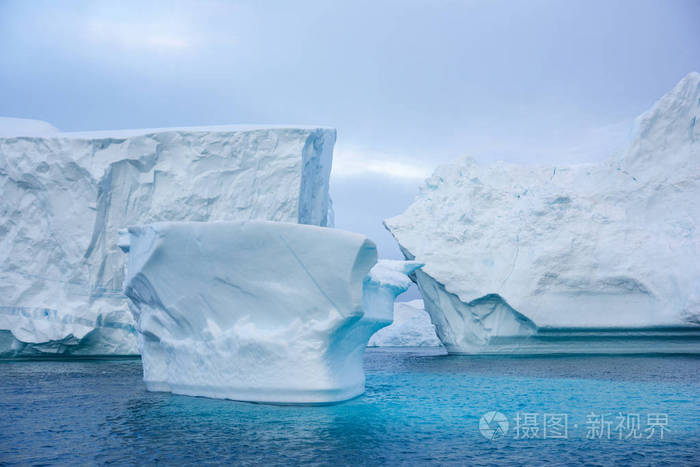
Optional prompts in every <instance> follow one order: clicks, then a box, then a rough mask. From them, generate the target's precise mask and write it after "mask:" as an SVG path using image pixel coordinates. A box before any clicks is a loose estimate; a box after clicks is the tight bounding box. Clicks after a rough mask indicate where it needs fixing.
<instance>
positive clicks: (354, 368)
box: [121, 221, 420, 403]
mask: <svg viewBox="0 0 700 467" xmlns="http://www.w3.org/2000/svg"><path fill="white" fill-rule="evenodd" d="M127 243H128V245H127ZM121 244H122V248H123V249H124V250H126V251H128V252H129V254H128V258H129V259H128V267H127V271H128V272H127V277H126V282H125V292H126V295H127V296H128V297H129V298H130V299H131V301H132V303H133V306H132V311H133V312H134V315H135V317H136V328H137V329H138V331H139V332H138V336H139V347H140V350H141V358H142V361H143V371H144V381H145V382H146V386H147V388H148V389H149V390H152V391H171V392H174V393H178V394H185V395H193V396H206V397H214V398H226V399H235V400H245V401H255V402H274V403H328V402H337V401H342V400H345V399H349V398H352V397H355V396H357V395H359V394H361V393H362V392H363V391H364V371H363V368H362V364H363V353H364V349H365V346H366V344H367V341H368V340H369V338H370V336H371V335H372V334H374V333H375V332H376V331H377V330H378V329H380V328H381V327H383V326H386V325H388V324H389V323H391V319H392V310H393V300H394V297H395V296H396V295H398V294H399V293H401V292H403V291H404V290H405V289H406V288H407V287H408V285H409V280H408V277H406V276H405V273H407V272H411V271H413V270H415V269H416V268H418V267H419V266H420V265H419V264H417V263H413V262H406V263H404V262H389V263H386V264H385V263H380V264H379V265H378V266H377V267H375V268H374V269H372V271H373V272H372V273H370V268H372V267H373V266H374V265H375V263H376V261H377V251H376V247H375V246H374V244H373V243H372V242H371V241H369V240H367V239H366V238H365V237H363V236H361V235H358V234H354V233H350V232H344V231H341V230H335V229H328V228H322V227H316V226H307V225H299V224H290V223H279V222H264V221H250V222H207V223H197V222H186V223H156V224H150V225H145V226H138V227H131V228H129V240H128V242H126V241H124V240H122V242H121ZM368 273H369V274H368Z"/></svg>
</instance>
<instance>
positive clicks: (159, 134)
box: [0, 118, 335, 357]
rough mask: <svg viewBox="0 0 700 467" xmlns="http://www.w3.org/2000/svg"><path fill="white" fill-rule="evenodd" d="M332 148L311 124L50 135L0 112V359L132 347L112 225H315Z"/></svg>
mask: <svg viewBox="0 0 700 467" xmlns="http://www.w3.org/2000/svg"><path fill="white" fill-rule="evenodd" d="M334 143H335V130H332V129H324V128H314V127H282V126H280V127H269V126H217V127H194V128H170V129H168V128H166V129H152V130H151V129H142V130H118V131H101V132H83V133H61V132H59V131H58V130H56V129H55V128H53V127H52V126H51V125H49V124H47V123H44V122H37V121H32V120H24V119H8V118H2V119H0V199H2V203H0V357H12V356H27V355H46V354H80V355H96V354H122V355H130V354H131V355H133V354H137V353H138V348H137V344H136V333H135V330H134V327H133V325H134V322H133V319H132V317H131V313H130V312H129V310H128V305H127V299H126V297H125V296H124V295H123V293H122V284H123V279H124V255H123V254H122V253H121V252H120V251H119V250H118V247H117V243H118V231H119V229H121V228H124V227H127V226H129V225H136V224H143V223H150V222H157V221H182V220H193V221H213V220H251V219H264V220H273V221H284V222H299V223H305V224H314V225H327V224H329V221H328V212H329V208H330V198H329V195H328V180H329V175H330V169H331V162H332V151H333V145H334Z"/></svg>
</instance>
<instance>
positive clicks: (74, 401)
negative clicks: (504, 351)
mask: <svg viewBox="0 0 700 467" xmlns="http://www.w3.org/2000/svg"><path fill="white" fill-rule="evenodd" d="M365 367H366V370H367V391H366V393H365V395H364V396H361V397H359V398H357V399H354V400H352V401H349V402H346V403H343V404H338V405H332V406H322V407H293V406H271V405H260V404H249V403H242V402H233V401H223V400H212V399H204V398H193V397H185V396H174V395H170V394H164V393H149V392H146V391H145V389H144V385H143V383H142V381H141V368H140V361H139V360H84V361H45V362H37V361H32V362H27V361H12V362H7V361H6V362H0V413H1V414H2V417H0V463H3V464H9V465H13V464H68V463H70V464H74V463H76V462H77V463H88V464H93V463H100V464H102V463H116V464H143V463H164V464H180V463H200V462H204V463H214V462H233V463H245V464H261V463H263V464H280V465H282V464H284V465H295V464H301V463H313V464H336V465H348V464H350V465H377V464H379V465H397V464H403V465H416V464H428V463H440V464H465V463H470V464H477V465H489V464H501V465H503V464H505V465H509V464H511V465H516V464H521V463H527V464H552V463H554V464H571V463H586V464H590V465H610V464H622V465H625V464H635V465H648V464H659V463H663V462H666V463H671V464H675V465H699V464H700V448H699V447H698V441H700V426H699V425H698V422H699V421H700V404H699V402H700V397H699V395H700V391H699V390H700V378H699V376H700V359H699V358H697V357H683V356H666V357H656V356H644V357H642V356H638V357H582V356H578V357H547V358H508V357H476V358H475V357H451V356H444V355H436V354H435V351H425V350H423V351H421V350H419V349H412V350H408V351H405V350H404V351H396V350H387V349H381V350H380V349H376V350H374V349H370V350H368V351H367V354H366V358H365ZM489 411H499V412H501V413H503V414H504V415H505V417H506V418H507V419H508V422H509V427H508V431H507V432H505V434H504V435H503V436H501V437H499V438H498V439H495V440H490V439H487V438H485V437H484V436H483V435H482V433H481V431H480V430H479V419H480V417H481V416H482V415H483V414H484V413H486V412H489ZM518 413H520V418H521V419H522V420H523V421H522V422H521V427H520V428H521V429H520V434H518V433H516V430H515V429H514V424H515V422H516V420H515V419H516V415H517V414H518ZM545 413H546V414H549V415H561V414H566V415H567V423H566V426H567V433H566V435H567V436H566V438H560V439H550V438H548V439H543V431H542V430H543V421H542V417H543V416H544V414H545ZM619 413H622V414H623V415H624V416H626V415H630V414H631V415H633V417H632V418H634V415H635V414H638V415H639V416H640V420H641V423H642V426H641V427H640V428H642V429H644V428H648V424H647V422H648V421H649V420H648V416H649V415H652V416H654V417H656V420H655V421H656V422H659V415H665V416H666V417H667V421H665V420H664V419H663V417H662V418H661V422H662V423H661V424H660V425H659V424H658V423H657V425H656V426H657V429H656V430H655V432H654V433H653V436H652V438H651V439H647V438H646V437H647V436H648V435H649V434H651V432H643V433H642V435H643V438H641V439H622V440H620V439H618V436H619V432H618V431H615V428H616V425H618V419H616V416H618V414H619ZM526 414H530V415H532V414H535V415H536V417H535V418H536V420H535V422H536V423H532V424H531V425H532V426H538V427H539V430H538V432H537V433H536V434H537V435H538V439H521V437H522V434H523V433H524V431H525V423H524V421H525V415H526ZM592 415H593V416H596V417H598V416H600V415H608V417H609V418H608V419H607V420H609V421H611V434H610V438H611V439H607V433H606V432H605V430H603V433H602V435H601V436H597V435H598V433H594V434H595V435H596V436H595V437H594V439H587V435H589V437H590V436H591V435H592V434H593V433H591V432H590V431H591V429H592V428H593V427H597V426H598V423H597V421H598V420H599V418H589V420H588V422H589V423H587V416H592ZM549 419H550V421H551V420H553V419H552V418H551V416H550V418H549ZM554 420H556V419H554ZM530 421H531V422H532V421H533V420H532V417H531V416H530ZM652 421H654V420H652ZM661 425H663V426H664V427H665V428H667V430H666V429H665V430H664V439H663V440H662V439H660V436H659V428H658V427H659V426H661ZM602 426H605V424H603V425H602ZM556 428H557V427H553V428H550V430H549V436H554V435H561V434H562V432H561V430H559V431H557V429H556ZM559 428H561V424H559ZM623 428H624V427H621V428H620V431H623V434H625V435H626V434H627V433H628V431H629V430H626V429H624V430H623ZM531 432H532V431H530V433H531ZM488 433H490V432H487V434H488Z"/></svg>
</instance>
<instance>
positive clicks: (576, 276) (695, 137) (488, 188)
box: [385, 73, 700, 352]
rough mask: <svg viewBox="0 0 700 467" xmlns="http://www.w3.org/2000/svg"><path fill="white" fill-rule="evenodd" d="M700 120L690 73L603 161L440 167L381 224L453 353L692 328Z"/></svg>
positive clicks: (699, 316)
mask: <svg viewBox="0 0 700 467" xmlns="http://www.w3.org/2000/svg"><path fill="white" fill-rule="evenodd" d="M699 115H700V74H698V73H691V74H689V75H688V76H686V77H685V78H684V79H683V80H682V81H681V82H680V83H679V84H678V85H677V86H676V87H675V88H674V89H673V90H672V91H671V92H669V93H668V94H667V95H665V96H664V97H663V98H662V99H661V100H659V101H658V102H657V103H656V104H655V105H654V106H653V108H652V109H651V110H650V111H648V112H647V113H645V114H643V115H642V116H640V117H639V118H638V119H637V122H636V124H635V129H634V132H633V137H632V139H631V142H630V144H629V147H628V148H627V149H626V150H625V151H624V152H623V153H622V154H620V155H619V156H617V157H615V158H613V159H611V160H609V161H606V162H604V163H599V164H587V165H577V166H571V167H530V166H518V165H511V164H505V163H498V164H495V165H491V166H480V165H477V164H476V163H475V162H473V161H471V160H468V159H467V160H462V161H458V162H455V163H453V164H450V165H446V166H443V167H440V168H438V169H437V170H436V172H435V173H434V174H433V176H432V177H430V178H429V179H428V180H426V182H425V184H424V186H423V187H422V188H421V192H420V194H419V196H418V197H417V199H416V200H415V202H414V203H413V204H412V205H411V206H410V207H409V208H408V210H407V211H406V212H405V213H404V214H402V215H400V216H397V217H395V218H392V219H388V220H387V221H386V222H385V224H386V226H387V228H388V229H389V230H390V231H391V232H392V234H393V235H394V236H395V238H396V239H397V240H398V242H399V243H400V245H401V248H402V250H403V251H404V254H405V256H406V257H407V258H410V259H415V260H417V261H420V262H422V263H424V264H425V266H424V267H423V269H422V270H420V271H418V272H416V274H415V276H414V277H415V280H416V281H417V283H418V285H419V287H420V289H421V292H422V293H423V296H424V299H425V306H426V309H427V311H428V312H429V313H430V314H431V316H432V320H433V322H434V323H435V325H436V328H437V332H438V336H439V337H440V338H441V340H442V341H443V343H444V344H445V346H446V347H447V348H448V350H449V351H451V352H481V351H484V352H490V351H493V350H494V349H495V347H493V345H494V344H495V342H502V343H506V342H509V343H508V344H507V345H504V346H503V347H502V348H503V349H506V350H505V351H519V349H518V345H519V344H517V339H515V340H513V338H514V337H520V338H521V339H522V342H533V341H536V340H537V339H539V337H537V336H541V335H543V333H545V332H549V331H552V330H553V329H554V330H556V329H559V330H561V329H562V328H565V329H567V331H565V332H564V331H562V332H564V335H566V336H569V337H571V338H573V337H572V336H579V337H581V336H582V335H583V334H577V333H576V331H575V329H580V328H587V329H588V330H589V332H588V334H589V335H590V331H591V328H603V329H611V328H615V329H636V330H640V328H656V329H659V328H660V327H669V326H670V327H679V326H680V327H688V326H697V325H698V324H699V323H700V288H699V284H700V232H699V231H698V228H699V227H700V125H697V124H696V121H697V119H698V116H699ZM552 332H554V331H552ZM556 332H558V331H556ZM556 332H555V333H556ZM582 332H584V334H585V329H584V331H582ZM601 332H602V331H601ZM631 332H636V331H631ZM664 332H666V331H664ZM679 332H680V331H679ZM613 334H614V333H613ZM613 334H610V333H608V334H606V335H607V336H612V335H613ZM553 335H554V334H552V333H551V332H550V333H549V334H547V336H549V337H552V336H553ZM549 337H548V338H549ZM559 337H562V335H560V336H559ZM569 337H567V339H568V338H569ZM576 339H578V337H576ZM554 340H555V339H554V338H553V337H552V339H551V341H552V342H553V341H554ZM513 342H516V344H513ZM543 342H544V341H541V342H539V343H538V344H537V348H538V349H539V350H538V351H540V350H542V349H543V348H544V347H546V345H545V344H544V343H543ZM511 344H512V345H511ZM523 346H524V347H526V345H525V344H523ZM524 347H523V348H524ZM573 348H574V347H571V349H573ZM578 348H581V349H583V350H586V347H585V345H582V346H579V347H578ZM601 348H605V349H607V350H605V351H608V350H609V349H610V348H612V347H611V346H609V345H608V344H605V345H602V347H601ZM562 349H563V350H564V351H566V350H567V348H566V347H565V346H564V347H562V346H560V350H562ZM588 350H592V349H591V348H588ZM647 350H649V349H647ZM656 350H659V351H664V350H666V347H665V346H664V345H661V344H657V347H656V348H654V351H656Z"/></svg>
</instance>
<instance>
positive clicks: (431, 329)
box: [368, 300, 442, 347]
mask: <svg viewBox="0 0 700 467" xmlns="http://www.w3.org/2000/svg"><path fill="white" fill-rule="evenodd" d="M440 345H442V344H441V343H440V339H438V337H437V335H436V334H435V326H433V323H432V322H431V321H430V315H428V313H427V312H426V311H425V310H424V309H423V300H411V301H410V302H396V303H394V322H393V323H391V324H390V325H389V326H387V327H385V328H382V329H380V330H379V331H377V332H376V333H375V334H374V335H373V336H372V338H371V339H370V340H369V344H368V346H369V347H439V346H440Z"/></svg>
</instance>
